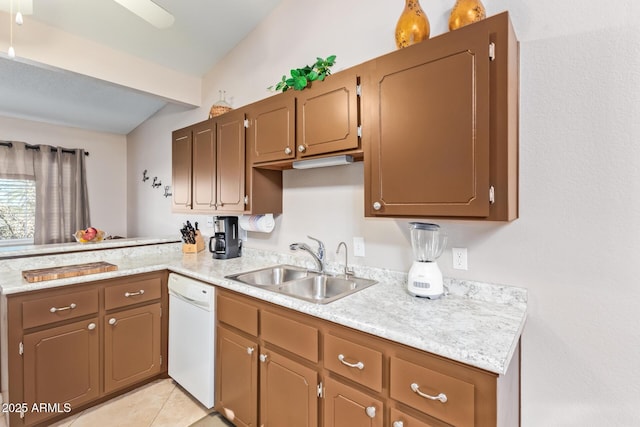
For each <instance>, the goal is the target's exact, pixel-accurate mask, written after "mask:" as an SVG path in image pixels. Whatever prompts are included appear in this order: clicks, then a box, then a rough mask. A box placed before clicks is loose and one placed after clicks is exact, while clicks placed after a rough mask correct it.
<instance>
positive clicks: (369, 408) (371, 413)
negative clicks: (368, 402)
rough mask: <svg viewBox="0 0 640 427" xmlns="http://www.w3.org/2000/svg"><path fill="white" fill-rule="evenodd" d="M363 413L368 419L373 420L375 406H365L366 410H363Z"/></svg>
mask: <svg viewBox="0 0 640 427" xmlns="http://www.w3.org/2000/svg"><path fill="white" fill-rule="evenodd" d="M364 411H365V412H366V413H367V415H368V416H369V418H375V417H376V408H375V406H367V409H365V410H364Z"/></svg>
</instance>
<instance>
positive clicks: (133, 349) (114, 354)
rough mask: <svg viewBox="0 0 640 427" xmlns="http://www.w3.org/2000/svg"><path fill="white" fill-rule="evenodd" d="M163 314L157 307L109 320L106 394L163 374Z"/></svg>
mask: <svg viewBox="0 0 640 427" xmlns="http://www.w3.org/2000/svg"><path fill="white" fill-rule="evenodd" d="M160 312H161V304H160V303H156V304H151V305H147V306H143V307H139V308H133V309H130V310H125V311H120V312H117V313H115V314H108V315H106V316H105V318H104V323H105V324H104V327H105V333H104V341H105V343H104V353H105V354H104V388H105V392H106V393H109V392H110V391H113V390H116V389H119V388H122V387H126V386H128V385H131V384H134V383H136V382H138V381H141V380H143V379H145V378H149V377H152V376H154V375H156V374H158V373H160V371H161V368H160V339H161V325H160Z"/></svg>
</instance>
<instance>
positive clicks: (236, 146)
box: [172, 110, 246, 213]
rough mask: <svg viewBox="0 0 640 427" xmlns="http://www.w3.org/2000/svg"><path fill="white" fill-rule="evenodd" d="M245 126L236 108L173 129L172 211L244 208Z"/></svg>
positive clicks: (216, 210)
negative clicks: (218, 115) (175, 129)
mask: <svg viewBox="0 0 640 427" xmlns="http://www.w3.org/2000/svg"><path fill="white" fill-rule="evenodd" d="M244 126H245V117H244V112H243V111H241V110H238V111H232V112H229V113H227V114H224V115H222V116H220V117H219V118H215V119H210V120H206V121H204V122H201V123H197V124H195V125H193V126H189V127H187V128H184V129H180V130H177V131H174V132H173V135H172V139H173V142H172V169H173V204H172V210H173V211H174V212H192V211H197V212H203V213H207V212H223V213H242V212H243V211H244V210H245V200H246V199H245V195H246V192H245V169H244V168H245V129H244Z"/></svg>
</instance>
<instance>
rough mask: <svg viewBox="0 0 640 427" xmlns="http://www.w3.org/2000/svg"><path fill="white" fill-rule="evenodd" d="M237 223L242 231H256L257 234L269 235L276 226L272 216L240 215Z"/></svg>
mask: <svg viewBox="0 0 640 427" xmlns="http://www.w3.org/2000/svg"><path fill="white" fill-rule="evenodd" d="M238 223H239V225H240V228H242V229H243V230H247V231H257V232H259V233H271V232H272V231H273V227H275V225H276V222H275V221H274V219H273V214H266V215H242V216H241V217H239V221H238Z"/></svg>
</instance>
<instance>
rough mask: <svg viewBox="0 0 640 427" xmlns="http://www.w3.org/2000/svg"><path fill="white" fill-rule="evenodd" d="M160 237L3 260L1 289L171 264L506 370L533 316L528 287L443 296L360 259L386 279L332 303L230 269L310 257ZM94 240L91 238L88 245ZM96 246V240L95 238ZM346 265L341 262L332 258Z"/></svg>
mask: <svg viewBox="0 0 640 427" xmlns="http://www.w3.org/2000/svg"><path fill="white" fill-rule="evenodd" d="M157 243H159V244H143V245H138V246H129V247H110V248H108V247H106V246H105V247H104V249H103V250H83V251H82V252H71V253H67V251H62V252H58V253H55V254H52V253H51V252H48V253H47V252H45V253H47V254H46V255H40V256H37V255H36V254H34V253H31V254H30V255H28V256H24V257H15V258H11V259H2V257H0V291H1V292H2V294H3V297H4V296H6V295H10V294H16V293H22V292H29V291H34V290H39V289H49V288H56V287H60V286H67V285H72V284H78V283H85V282H90V281H97V280H104V279H110V278H114V277H122V276H128V275H133V274H140V273H146V272H151V271H158V270H165V269H167V270H169V271H172V272H176V273H179V274H183V275H185V276H189V277H192V278H194V279H198V280H201V281H204V282H207V283H210V284H212V285H216V286H219V287H222V288H226V289H229V290H232V291H236V292H238V293H241V294H245V295H248V296H252V297H254V298H258V299H261V300H263V301H267V302H270V303H273V304H277V305H279V306H283V307H287V308H291V309H293V310H296V311H299V312H302V313H306V314H309V315H311V316H315V317H317V318H320V319H325V320H328V321H331V322H334V323H337V324H340V325H344V326H347V327H350V328H353V329H357V330H360V331H363V332H367V333H369V334H372V335H375V336H378V337H382V338H386V339H388V340H390V341H394V342H397V343H401V344H404V345H407V346H409V347H413V348H416V349H419V350H423V351H426V352H429V353H432V354H436V355H439V356H442V357H445V358H448V359H451V360H456V361H459V362H462V363H464V364H467V365H470V366H474V367H477V368H480V369H484V370H486V371H489V372H493V373H496V374H501V375H503V374H505V373H506V371H507V368H508V367H509V364H510V362H511V359H512V357H513V355H514V352H515V351H516V348H517V346H518V343H519V340H520V335H521V333H522V329H523V327H524V324H525V320H526V315H527V291H526V290H525V289H522V288H517V287H512V286H503V285H494V284H487V283H479V282H472V281H460V280H456V279H450V278H445V288H446V291H447V293H446V295H445V296H443V297H442V298H440V299H438V300H427V299H422V298H416V297H412V296H410V295H409V294H408V293H407V291H406V273H401V272H394V271H389V270H384V269H379V268H370V267H363V266H354V268H355V275H356V276H360V277H367V278H371V279H374V280H377V281H378V283H377V284H375V285H373V286H371V287H369V288H366V289H363V290H361V291H359V292H356V293H354V294H352V295H349V296H346V297H344V298H342V299H339V300H337V301H334V302H332V303H329V304H326V305H320V304H313V303H310V302H306V301H303V300H299V299H296V298H293V297H289V296H286V295H282V294H278V293H275V292H271V291H267V290H264V289H260V288H257V287H253V286H250V285H245V284H242V283H240V282H237V281H234V280H230V279H225V276H228V275H231V274H236V273H240V272H244V271H251V270H256V269H260V268H263V267H267V266H271V265H276V264H293V265H299V266H304V267H313V266H312V265H311V264H308V263H309V262H311V260H310V259H307V257H301V256H298V255H297V254H281V253H275V252H268V251H263V250H257V249H252V248H244V249H243V256H242V257H240V258H235V259H229V260H214V259H212V257H211V254H210V253H208V252H207V251H203V252H200V253H198V254H183V253H182V252H181V244H180V243H171V239H167V241H165V242H157ZM82 246H86V245H82ZM94 246H95V245H94ZM97 261H106V262H110V263H112V264H115V265H117V266H118V269H117V270H116V271H111V272H106V273H98V274H92V275H86V276H79V277H71V278H65V279H58V280H49V281H43V282H37V283H28V282H27V281H26V280H24V279H23V278H22V275H21V272H22V271H23V270H28V269H34V268H47V267H55V266H63V265H72V264H80V263H89V262H97ZM327 267H328V270H329V271H336V272H337V271H339V267H340V266H339V265H338V264H337V263H328V264H327Z"/></svg>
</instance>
